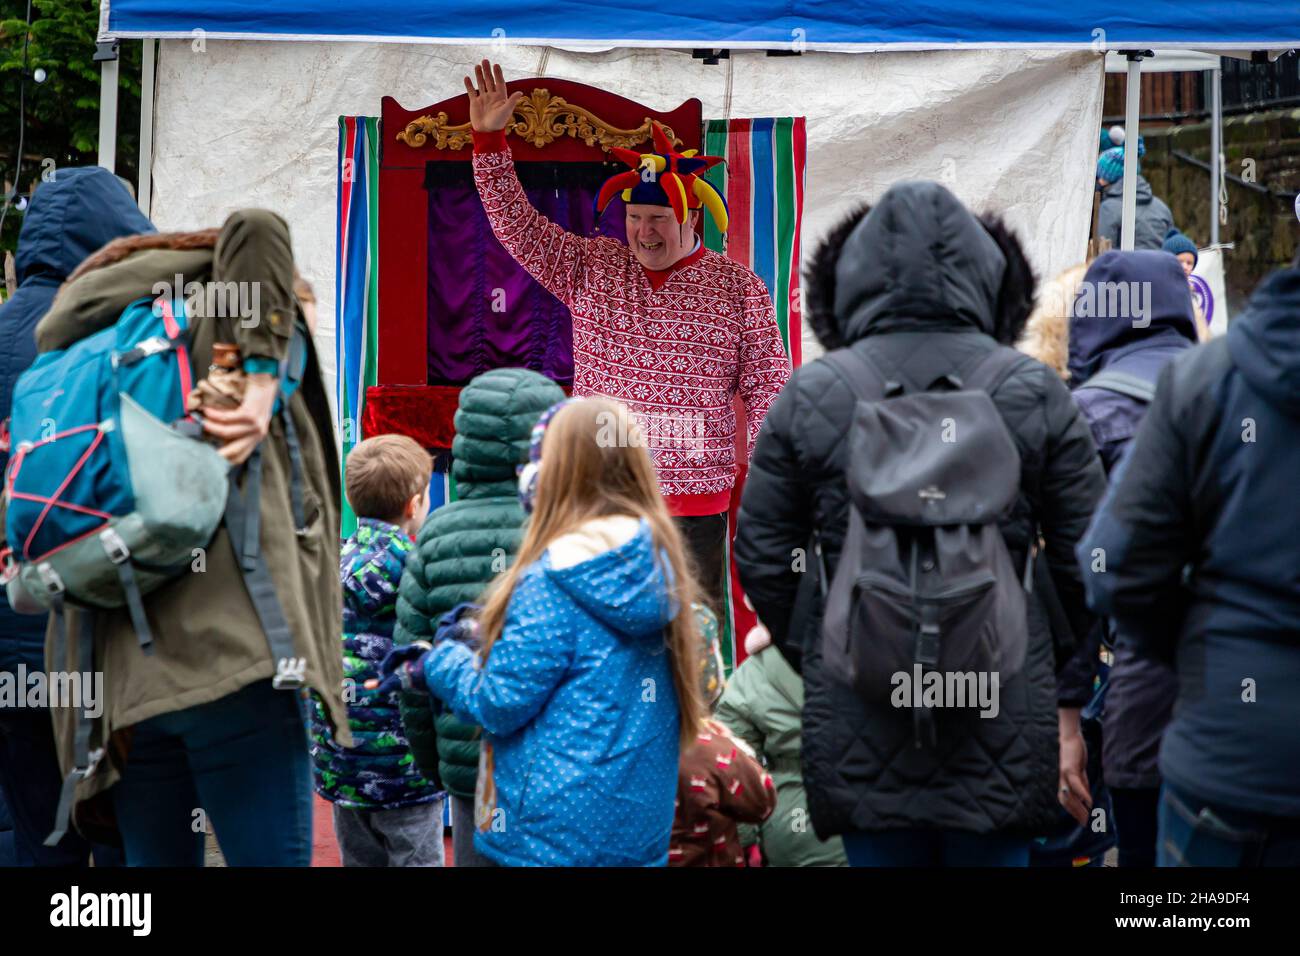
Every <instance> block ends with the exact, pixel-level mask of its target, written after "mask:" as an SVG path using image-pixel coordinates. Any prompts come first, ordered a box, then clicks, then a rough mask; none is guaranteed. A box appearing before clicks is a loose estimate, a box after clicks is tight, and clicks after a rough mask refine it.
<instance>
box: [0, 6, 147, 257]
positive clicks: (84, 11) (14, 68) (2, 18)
mask: <svg viewBox="0 0 1300 956" xmlns="http://www.w3.org/2000/svg"><path fill="white" fill-rule="evenodd" d="M26 14H27V0H0V181H3V182H4V183H5V184H6V185H7V184H9V183H12V182H14V173H15V169H16V168H18V179H17V183H16V185H17V189H18V192H19V193H20V194H21V195H29V194H30V192H31V190H32V189H33V188H34V187H35V186H36V185H37V184H38V183H39V182H40V180H41V169H42V162H43V161H45V160H48V159H52V160H53V161H54V165H55V166H56V167H64V166H88V165H93V164H94V163H95V162H96V159H97V151H98V144H99V77H100V64H98V63H96V62H95V61H94V55H95V35H96V33H97V32H98V30H99V2H98V0H32V25H31V30H30V31H27V30H26V21H25V19H24V18H25V17H26ZM25 33H26V34H27V35H28V45H27V73H28V77H27V82H26V84H25V90H26V93H25V98H26V117H27V123H26V126H27V128H26V134H25V135H24V137H23V156H22V164H21V167H18V163H17V152H18V132H19V123H20V114H19V86H20V83H21V81H22V74H23V39H24V34H25ZM141 47H142V44H141V43H140V41H138V40H134V41H131V40H128V41H123V42H122V43H121V44H120V49H119V53H118V55H119V57H120V59H119V65H118V83H119V87H118V89H119V92H118V113H117V119H118V123H117V127H118V135H117V173H118V175H120V176H123V177H125V178H126V179H128V180H130V181H132V182H134V181H135V178H136V169H137V166H138V161H137V160H138V142H139V128H140V60H141ZM37 69H43V70H45V72H46V79H45V82H44V83H36V82H34V81H33V79H32V77H31V74H32V73H33V72H34V71H35V70H37ZM48 167H49V164H48V163H46V168H48ZM21 224H22V215H21V213H20V212H19V211H18V210H17V209H16V208H11V209H10V210H9V214H8V216H7V217H6V218H5V223H4V233H3V235H0V249H12V248H13V247H14V245H15V244H16V242H17V239H18V230H19V227H20V226H21Z"/></svg>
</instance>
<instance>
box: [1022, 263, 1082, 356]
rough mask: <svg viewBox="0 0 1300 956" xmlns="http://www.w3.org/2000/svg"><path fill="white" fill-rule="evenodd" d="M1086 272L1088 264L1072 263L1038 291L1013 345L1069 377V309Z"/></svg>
mask: <svg viewBox="0 0 1300 956" xmlns="http://www.w3.org/2000/svg"><path fill="white" fill-rule="evenodd" d="M1087 272H1088V263H1086V262H1081V263H1079V264H1078V265H1077V266H1071V267H1070V268H1068V269H1066V270H1065V271H1064V272H1062V273H1060V274H1059V275H1057V276H1056V278H1054V279H1052V280H1051V281H1050V282H1045V283H1043V286H1042V288H1040V289H1039V290H1038V301H1037V303H1036V304H1035V305H1034V311H1033V312H1032V313H1030V316H1029V321H1028V322H1026V323H1025V331H1024V334H1023V335H1022V336H1021V338H1020V341H1019V342H1017V343H1016V348H1018V349H1019V350H1020V351H1022V352H1025V353H1026V354H1028V355H1032V356H1033V357H1034V358H1036V359H1038V361H1040V362H1042V363H1043V364H1044V365H1046V366H1047V367H1048V368H1050V369H1052V370H1053V371H1054V372H1056V374H1057V375H1059V376H1060V377H1061V380H1062V381H1069V378H1070V368H1069V365H1070V308H1071V306H1073V305H1074V296H1075V293H1077V292H1078V291H1079V286H1080V285H1081V284H1082V282H1083V277H1084V275H1086V274H1087Z"/></svg>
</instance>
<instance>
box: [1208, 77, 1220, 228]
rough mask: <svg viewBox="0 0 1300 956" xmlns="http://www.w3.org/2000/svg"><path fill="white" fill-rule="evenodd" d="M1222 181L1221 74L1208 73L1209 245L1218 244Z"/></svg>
mask: <svg viewBox="0 0 1300 956" xmlns="http://www.w3.org/2000/svg"><path fill="white" fill-rule="evenodd" d="M1222 181H1223V72H1222V70H1221V68H1219V67H1215V68H1214V69H1213V70H1211V71H1210V245H1212V246H1217V245H1218V244H1219V184H1220V183H1221V182H1222Z"/></svg>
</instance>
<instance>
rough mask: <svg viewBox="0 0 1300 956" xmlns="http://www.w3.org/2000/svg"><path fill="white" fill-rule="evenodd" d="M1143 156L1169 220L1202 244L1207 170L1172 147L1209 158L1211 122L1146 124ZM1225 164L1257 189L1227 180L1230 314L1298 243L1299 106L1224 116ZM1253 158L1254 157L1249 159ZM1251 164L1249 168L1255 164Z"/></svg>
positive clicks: (1206, 236) (1222, 233)
mask: <svg viewBox="0 0 1300 956" xmlns="http://www.w3.org/2000/svg"><path fill="white" fill-rule="evenodd" d="M1143 137H1144V138H1145V140H1147V155H1145V156H1144V157H1143V176H1145V177H1147V179H1148V182H1151V187H1152V191H1154V194H1156V195H1158V196H1160V198H1161V199H1164V200H1165V202H1166V203H1169V208H1170V209H1171V211H1173V213H1174V222H1175V224H1177V225H1178V228H1179V229H1182V230H1183V232H1184V233H1187V234H1188V235H1190V237H1191V238H1192V241H1193V242H1196V243H1197V245H1199V246H1208V245H1209V241H1210V216H1212V215H1214V212H1216V211H1214V209H1213V207H1212V206H1210V182H1209V170H1206V169H1204V168H1201V166H1197V165H1193V164H1191V163H1187V161H1184V160H1182V159H1179V157H1178V156H1177V155H1175V153H1183V155H1188V156H1192V157H1195V159H1197V160H1201V161H1203V163H1209V156H1210V129H1209V124H1208V122H1200V124H1187V125H1182V126H1165V127H1160V129H1148V130H1144V133H1143ZM1223 155H1225V157H1226V159H1225V170H1226V172H1227V173H1230V174H1234V176H1238V177H1240V178H1243V179H1252V178H1253V181H1255V185H1256V186H1258V187H1262V190H1260V189H1251V187H1249V186H1245V185H1243V183H1240V182H1234V181H1232V179H1229V181H1227V224H1226V225H1221V226H1219V242H1223V243H1227V242H1231V243H1235V247H1234V248H1230V250H1225V252H1223V260H1225V268H1226V273H1227V274H1226V284H1227V297H1229V308H1230V311H1231V313H1235V312H1238V311H1239V310H1240V308H1242V307H1243V306H1244V304H1245V299H1247V298H1248V297H1249V294H1251V290H1252V289H1253V287H1255V286H1256V285H1257V284H1258V282H1260V280H1261V278H1264V277H1265V276H1266V274H1268V273H1269V272H1271V271H1273V269H1277V268H1279V267H1282V265H1287V264H1288V263H1290V261H1291V259H1292V258H1294V256H1295V254H1296V250H1297V248H1300V221H1297V220H1296V211H1295V196H1296V193H1297V191H1300V109H1287V111H1275V112H1270V113H1243V114H1239V116H1230V117H1225V120H1223ZM1247 160H1251V161H1252V163H1247ZM1252 166H1253V169H1252Z"/></svg>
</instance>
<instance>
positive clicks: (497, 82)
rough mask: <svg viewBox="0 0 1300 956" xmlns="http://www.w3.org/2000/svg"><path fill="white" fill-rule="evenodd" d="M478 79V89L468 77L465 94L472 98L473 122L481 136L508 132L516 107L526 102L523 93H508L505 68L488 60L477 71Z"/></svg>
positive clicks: (475, 71) (470, 111)
mask: <svg viewBox="0 0 1300 956" xmlns="http://www.w3.org/2000/svg"><path fill="white" fill-rule="evenodd" d="M474 76H475V78H476V79H477V80H478V86H477V88H476V87H475V84H474V82H473V81H472V80H470V78H469V77H468V76H467V77H465V92H466V93H467V94H468V95H469V122H470V125H471V126H473V127H474V129H475V130H476V131H477V132H480V133H491V132H494V131H495V130H499V129H505V128H506V124H507V123H509V122H510V116H511V114H512V113H513V112H514V111H515V104H516V103H518V102H519V101H520V100H521V99H523V96H524V94H523V93H507V92H506V79H505V77H504V76H503V75H502V74H501V66H500V65H499V64H493V63H490V62H488V61H487V60H486V59H485V60H484V61H483V62H482V63H481V64H479V65H478V66H476V67H474Z"/></svg>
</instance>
